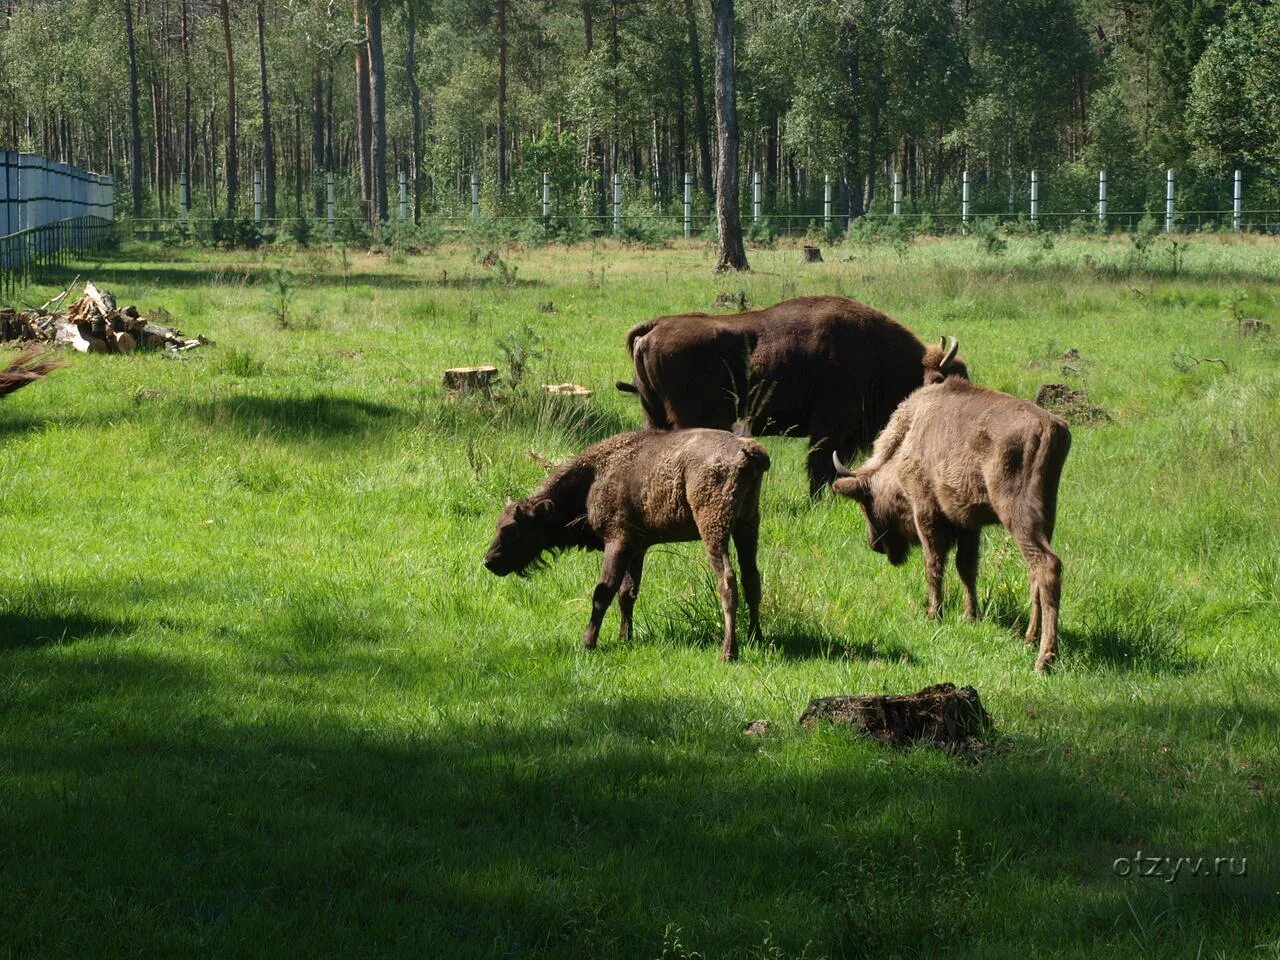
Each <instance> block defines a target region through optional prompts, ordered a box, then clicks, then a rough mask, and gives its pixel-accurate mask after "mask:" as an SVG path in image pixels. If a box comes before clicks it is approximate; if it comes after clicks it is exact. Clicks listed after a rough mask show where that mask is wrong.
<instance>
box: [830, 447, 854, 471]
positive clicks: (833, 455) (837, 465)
mask: <svg viewBox="0 0 1280 960" xmlns="http://www.w3.org/2000/svg"><path fill="white" fill-rule="evenodd" d="M831 462H832V463H833V464H834V465H835V468H836V476H837V477H852V476H853V475H854V473H853V471H852V470H850V469H849V468H848V467H846V466H845V465H844V464H843V463H841V462H840V454H839V453H837V452H836V451H835V450H832V451H831Z"/></svg>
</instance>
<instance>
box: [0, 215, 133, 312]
mask: <svg viewBox="0 0 1280 960" xmlns="http://www.w3.org/2000/svg"><path fill="white" fill-rule="evenodd" d="M114 235H115V223H114V222H113V221H111V220H109V219H107V218H106V217H97V216H85V217H68V218H67V219H65V220H57V221H55V222H53V223H46V224H43V225H41V226H38V227H31V228H29V229H27V230H19V231H17V232H15V233H10V234H6V235H5V236H3V237H0V293H3V294H12V293H13V292H14V291H15V290H17V289H18V288H19V287H21V286H25V285H27V284H29V283H39V282H41V281H43V280H44V279H45V278H46V277H47V276H48V274H49V273H50V272H52V271H53V270H55V269H57V268H61V267H65V266H66V265H67V264H68V263H69V262H70V260H71V258H72V256H73V255H74V254H75V253H76V252H78V251H82V250H89V249H93V248H96V247H102V246H105V245H107V244H108V243H110V242H111V241H112V239H113V237H114Z"/></svg>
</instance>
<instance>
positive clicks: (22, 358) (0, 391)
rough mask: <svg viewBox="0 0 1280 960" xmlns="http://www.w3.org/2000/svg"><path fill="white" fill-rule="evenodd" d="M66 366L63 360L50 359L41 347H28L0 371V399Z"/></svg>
mask: <svg viewBox="0 0 1280 960" xmlns="http://www.w3.org/2000/svg"><path fill="white" fill-rule="evenodd" d="M63 366H66V361H65V360H60V359H58V358H56V357H50V356H49V355H48V354H47V353H46V351H45V350H44V348H42V347H29V348H28V349H26V350H23V351H22V352H21V353H20V354H18V355H17V356H16V357H14V358H13V359H12V360H10V361H9V365H8V366H6V367H5V368H4V369H3V370H0V397H3V396H5V395H7V394H10V393H13V392H14V391H15V390H21V389H22V388H23V387H25V386H26V385H27V384H29V383H35V382H36V381H37V380H39V379H41V378H42V377H44V376H46V375H47V374H49V373H50V372H52V371H54V370H56V369H58V367H63Z"/></svg>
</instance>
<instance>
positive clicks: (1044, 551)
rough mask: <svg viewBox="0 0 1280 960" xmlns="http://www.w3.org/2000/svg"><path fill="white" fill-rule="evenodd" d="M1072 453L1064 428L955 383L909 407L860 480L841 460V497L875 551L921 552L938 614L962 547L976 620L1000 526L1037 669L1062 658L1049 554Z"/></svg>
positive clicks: (967, 606) (1015, 402)
mask: <svg viewBox="0 0 1280 960" xmlns="http://www.w3.org/2000/svg"><path fill="white" fill-rule="evenodd" d="M1070 448H1071V433H1070V431H1069V430H1068V429H1067V424H1066V421H1064V420H1062V419H1061V418H1060V417H1056V416H1054V415H1053V414H1051V413H1048V412H1047V411H1045V410H1042V409H1041V408H1040V407H1037V406H1036V405H1035V404H1033V403H1029V402H1028V401H1026V400H1019V399H1018V398H1017V397H1011V396H1009V395H1008V394H1007V393H997V392H996V391H994V390H984V389H982V388H981V387H975V386H973V385H972V384H970V383H969V382H968V381H965V380H960V379H956V378H952V379H949V380H946V381H944V382H942V383H939V384H935V385H933V386H928V387H922V388H921V389H919V390H917V391H916V392H915V393H913V394H912V395H911V396H910V397H908V398H907V399H906V400H905V401H903V403H902V405H901V406H900V407H898V409H897V410H896V411H895V412H894V414H893V417H892V418H891V419H890V420H889V423H888V425H887V426H886V427H885V428H884V431H883V432H882V433H881V434H880V436H879V437H878V438H877V439H876V445H875V450H874V452H873V453H872V455H871V458H870V459H869V460H868V461H867V462H866V463H864V464H863V465H862V466H861V467H860V468H859V469H858V470H857V471H856V472H855V473H850V472H849V471H848V470H846V469H844V468H843V467H842V466H841V465H840V462H839V460H835V466H836V468H837V471H838V472H839V474H840V475H841V477H842V478H843V479H840V480H837V481H836V483H835V485H834V489H835V490H836V492H837V493H840V494H843V495H844V496H846V497H852V498H853V499H855V500H857V501H858V502H859V503H860V504H862V509H863V512H864V513H865V514H866V517H867V539H868V541H869V542H870V544H871V548H872V549H873V550H875V551H876V552H878V553H883V554H885V555H887V556H888V558H889V562H890V563H892V564H894V565H895V566H896V565H898V564H900V563H902V562H903V561H905V560H906V558H907V551H908V550H909V549H910V547H911V544H913V543H919V544H920V545H921V547H923V549H924V558H925V578H926V581H927V583H928V587H929V616H930V617H936V616H938V611H939V608H940V607H941V605H942V573H943V568H944V567H945V565H946V561H947V553H948V552H949V551H950V550H951V547H952V545H955V547H956V570H957V572H958V573H959V574H960V581H961V583H962V584H963V585H964V611H965V615H966V616H967V617H969V618H970V619H973V618H975V617H977V614H978V594H977V578H978V538H979V534H980V532H981V528H982V527H984V526H986V525H988V524H992V523H1000V524H1003V525H1004V527H1005V529H1007V530H1008V531H1009V532H1010V533H1011V534H1013V538H1014V540H1016V541H1017V544H1018V547H1019V548H1020V549H1021V550H1022V556H1023V557H1024V558H1025V559H1026V561H1027V566H1028V567H1029V568H1030V573H1031V577H1030V579H1031V623H1030V624H1029V625H1028V627H1027V645H1028V646H1030V645H1031V644H1033V643H1034V642H1035V638H1036V634H1037V632H1039V635H1040V655H1039V658H1038V659H1037V660H1036V669H1037V670H1041V671H1043V670H1044V669H1045V668H1047V667H1048V666H1049V664H1050V663H1052V662H1053V660H1054V659H1055V658H1056V657H1057V655H1058V603H1059V599H1060V597H1061V592H1062V562H1061V561H1060V560H1059V559H1058V555H1057V554H1055V553H1054V552H1053V550H1052V549H1051V548H1050V546H1049V543H1050V540H1051V539H1052V538H1053V524H1054V517H1055V514H1056V512H1057V506H1058V481H1059V479H1060V478H1061V476H1062V465H1063V463H1064V462H1065V461H1066V459H1067V451H1068V450H1069V449H1070Z"/></svg>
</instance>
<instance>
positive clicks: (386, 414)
mask: <svg viewBox="0 0 1280 960" xmlns="http://www.w3.org/2000/svg"><path fill="white" fill-rule="evenodd" d="M189 411H190V414H191V416H192V417H194V418H195V419H196V420H198V421H200V422H201V423H205V424H209V425H211V426H216V427H228V428H231V429H233V430H236V431H238V432H240V433H243V434H247V435H250V436H257V435H259V434H263V433H268V434H275V435H278V436H283V437H286V438H288V439H294V440H297V439H316V438H320V439H326V438H332V437H344V436H359V435H361V434H365V433H371V432H374V431H376V430H379V429H381V428H383V427H384V426H386V425H388V424H389V423H390V422H392V421H393V420H394V418H396V417H397V416H401V415H403V414H404V411H403V410H401V409H400V408H398V407H393V406H388V405H387V404H382V403H373V402H370V401H368V400H358V399H355V398H352V397H343V396H337V395H335V394H329V393H313V394H299V395H295V396H284V397H267V396H258V395H254V394H239V395H236V396H232V397H227V398H225V399H217V400H204V401H200V402H197V403H193V404H190V406H189Z"/></svg>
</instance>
